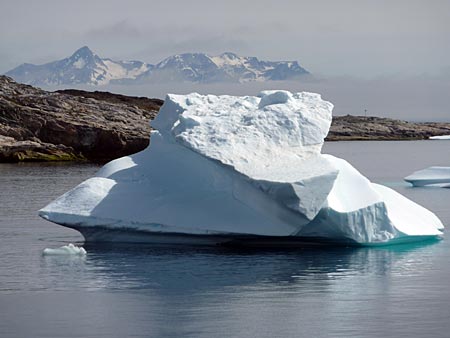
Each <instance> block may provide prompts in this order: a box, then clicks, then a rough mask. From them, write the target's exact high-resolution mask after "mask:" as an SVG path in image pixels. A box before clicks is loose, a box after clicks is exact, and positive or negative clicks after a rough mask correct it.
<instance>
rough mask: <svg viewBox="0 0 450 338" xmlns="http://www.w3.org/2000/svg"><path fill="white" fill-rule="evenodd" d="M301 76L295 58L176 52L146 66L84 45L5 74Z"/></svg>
mask: <svg viewBox="0 0 450 338" xmlns="http://www.w3.org/2000/svg"><path fill="white" fill-rule="evenodd" d="M305 74H309V73H308V71H307V70H305V69H304V68H302V67H301V66H300V65H299V64H298V62H297V61H279V62H278V61H275V62H274V61H261V60H259V59H258V58H256V57H253V56H252V57H245V56H239V55H237V54H235V53H233V52H229V51H227V52H224V53H222V54H219V55H216V56H211V55H208V54H205V53H199V52H190V53H181V54H175V55H172V56H169V57H167V58H165V59H164V60H162V61H161V62H159V63H157V64H156V65H151V64H148V63H145V62H141V61H114V60H111V59H109V58H100V57H99V56H98V55H97V54H95V53H94V52H93V51H92V50H91V49H90V48H89V47H88V46H83V47H81V48H79V49H77V50H76V51H75V52H74V53H73V54H72V55H71V56H70V57H67V58H65V59H62V60H59V61H54V62H49V63H47V64H44V65H33V64H22V65H20V66H19V67H17V68H15V69H13V70H11V71H9V72H8V73H6V75H8V76H11V77H12V78H14V79H15V80H16V81H19V82H23V83H27V84H32V85H41V86H50V85H56V86H61V85H76V84H86V85H105V84H109V83H117V82H121V83H126V84H132V83H141V84H142V83H156V82H158V83H159V82H163V81H166V82H167V81H169V82H170V81H184V82H194V83H211V82H249V81H270V80H286V79H295V78H298V77H300V76H302V75H305Z"/></svg>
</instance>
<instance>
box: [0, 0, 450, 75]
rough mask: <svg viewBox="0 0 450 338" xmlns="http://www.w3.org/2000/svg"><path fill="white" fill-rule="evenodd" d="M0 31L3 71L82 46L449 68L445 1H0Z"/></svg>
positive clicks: (390, 68) (344, 67)
mask: <svg viewBox="0 0 450 338" xmlns="http://www.w3.org/2000/svg"><path fill="white" fill-rule="evenodd" d="M0 31H1V34H0V45H1V49H0V71H3V72H4V71H7V70H9V69H10V68H12V67H15V66H17V65H18V64H20V63H23V62H31V63H43V62H47V61H51V60H54V59H57V58H63V57H66V56H68V55H70V54H71V53H72V52H73V51H74V50H75V49H77V48H78V47H81V46H83V45H88V46H89V47H90V48H91V49H92V50H94V51H96V52H97V53H98V54H99V55H100V56H104V57H111V58H124V59H130V58H131V59H133V58H134V59H142V60H143V61H148V62H157V61H159V60H160V59H162V58H164V57H166V56H168V55H171V54H174V53H180V52H189V51H199V52H207V53H212V54H215V53H221V52H223V51H234V52H236V53H238V54H243V55H251V56H258V57H260V58H261V59H273V60H299V61H300V62H301V64H302V65H303V66H304V67H305V68H307V69H309V70H310V71H311V72H313V73H320V74H325V75H352V76H362V77H374V76H380V75H386V74H406V75H413V74H414V75H415V74H423V73H427V74H436V73H442V72H444V71H446V72H450V59H449V54H450V1H448V0H444V1H440V0H422V1H417V0H372V1H365V0H354V1H351V0H329V1H321V0H309V1H304V0H290V1H283V0H277V1H266V0H259V1H243V0H222V1H213V0H206V1H205V0H172V1H171V0H166V1H149V0H146V1H141V0H127V1H124V0H121V1H117V0H89V1H86V0H78V1H72V0H71V1H65V0H39V1H31V0H28V1H23V0H0Z"/></svg>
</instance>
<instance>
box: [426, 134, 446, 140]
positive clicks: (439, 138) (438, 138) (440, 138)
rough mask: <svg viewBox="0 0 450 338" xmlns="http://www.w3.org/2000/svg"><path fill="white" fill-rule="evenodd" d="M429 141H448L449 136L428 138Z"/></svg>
mask: <svg viewBox="0 0 450 338" xmlns="http://www.w3.org/2000/svg"><path fill="white" fill-rule="evenodd" d="M430 140H450V135H439V136H430Z"/></svg>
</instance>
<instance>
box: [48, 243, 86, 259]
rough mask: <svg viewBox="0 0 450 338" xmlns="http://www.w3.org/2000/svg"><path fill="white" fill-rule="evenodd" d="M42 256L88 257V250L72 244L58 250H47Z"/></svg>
mask: <svg viewBox="0 0 450 338" xmlns="http://www.w3.org/2000/svg"><path fill="white" fill-rule="evenodd" d="M42 254H43V255H44V256H59V255H73V256H86V250H85V249H84V248H83V247H78V246H76V245H73V244H72V243H70V244H68V245H64V246H62V247H60V248H56V249H50V248H45V249H44V251H43V252H42Z"/></svg>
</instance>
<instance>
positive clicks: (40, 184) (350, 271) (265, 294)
mask: <svg viewBox="0 0 450 338" xmlns="http://www.w3.org/2000/svg"><path fill="white" fill-rule="evenodd" d="M449 145H450V143H449V142H445V141H409V142H408V141H406V142H332V143H326V144H325V146H324V149H323V152H324V153H330V154H333V155H336V156H339V157H343V158H345V159H347V160H348V161H349V162H350V163H352V164H353V165H354V166H355V167H356V168H357V169H358V170H360V171H361V172H362V173H363V174H365V175H367V176H368V177H369V178H370V179H371V180H372V181H374V182H377V183H381V184H385V185H388V186H390V187H391V188H394V189H395V190H397V191H399V192H400V193H402V194H404V195H406V196H407V197H409V198H411V199H412V200H414V201H416V202H418V203H420V204H422V205H424V206H425V207H427V208H429V209H430V210H432V211H433V212H435V213H436V214H437V215H438V216H439V217H440V218H441V220H442V221H443V223H444V224H445V225H447V226H448V225H449V224H450V205H449V201H450V189H430V188H410V187H409V186H408V185H407V184H406V183H404V182H403V181H402V178H403V176H406V175H407V174H410V173H411V172H412V171H414V170H417V169H421V168H424V167H427V166H431V165H447V166H448V159H449V158H450V147H449ZM98 168H99V167H98V166H95V165H89V164H83V165H71V164H62V165H61V164H0V188H1V189H0V238H2V240H1V246H0V318H2V320H1V321H0V336H2V337H18V336H21V337H31V336H33V337H42V336H58V337H60V336H66V337H78V336H96V337H124V336H133V335H134V336H137V337H148V336H151V337H180V336H183V337H299V336H304V337H329V336H342V337H380V336H395V337H442V336H445V335H446V333H447V332H448V331H449V329H450V322H449V320H448V304H449V302H450V289H449V288H448V285H447V284H448V280H450V264H449V262H450V244H449V243H450V242H449V240H448V238H446V239H444V240H442V241H437V242H424V243H416V244H409V245H397V246H388V247H380V248H347V247H331V248H327V249H323V248H299V249H291V250H274V249H272V250H261V249H258V250H256V249H254V250H249V249H248V250H245V249H241V250H237V249H225V248H198V247H188V248H182V247H163V248H157V247H152V246H148V245H131V244H127V245H118V244H108V245H107V244H103V245H98V244H90V243H86V244H84V243H83V239H82V237H81V236H80V235H79V234H78V233H77V232H75V231H72V230H69V229H66V228H64V227H61V226H58V225H55V224H51V223H48V222H45V221H44V220H41V219H39V218H38V216H37V213H36V211H37V210H38V209H39V208H41V207H43V206H44V205H45V204H47V203H48V202H49V201H50V200H52V199H53V198H55V197H57V196H59V195H60V194H62V193H63V192H65V191H67V190H68V189H70V188H71V187H72V186H74V185H76V184H78V183H79V182H81V181H82V180H84V179H86V178H87V177H90V176H91V175H93V174H94V173H95V171H97V170H98ZM70 242H73V243H75V244H77V245H83V246H84V247H85V249H86V250H87V255H86V256H85V257H72V256H43V255H42V250H43V249H44V248H47V247H50V248H57V247H60V246H62V245H66V244H68V243H70Z"/></svg>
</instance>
